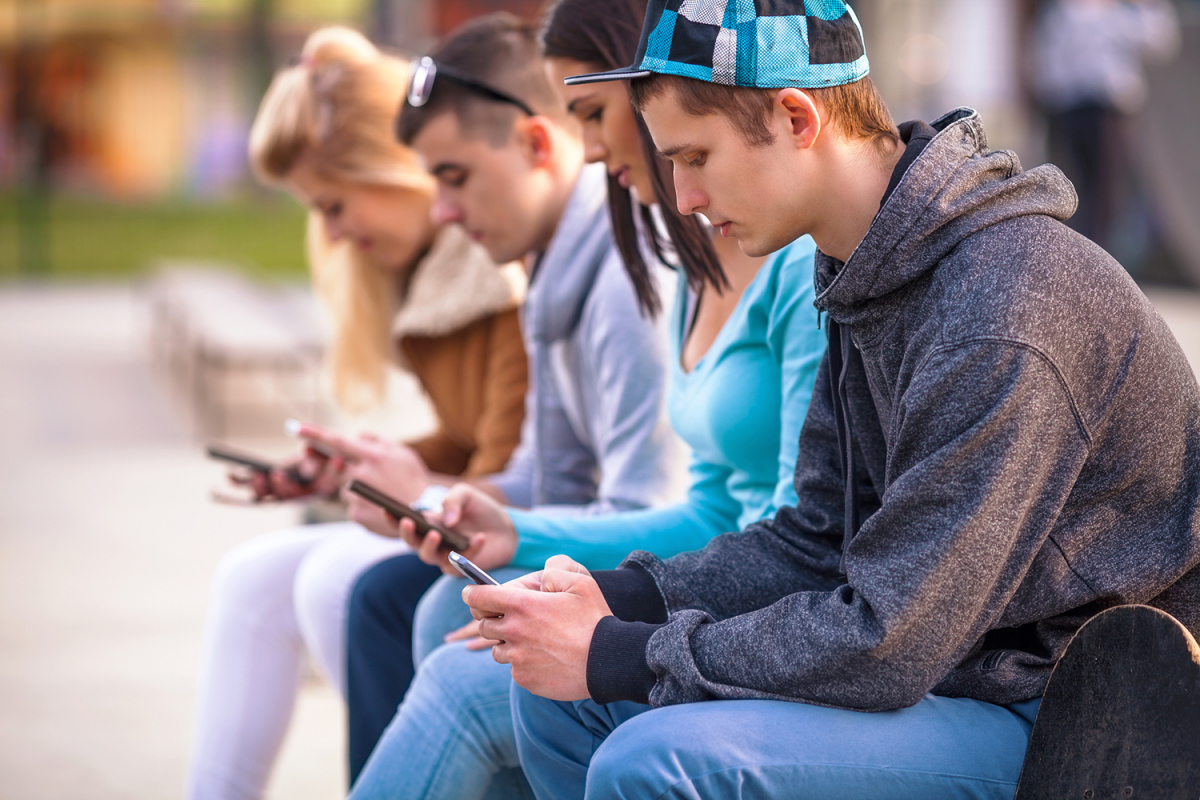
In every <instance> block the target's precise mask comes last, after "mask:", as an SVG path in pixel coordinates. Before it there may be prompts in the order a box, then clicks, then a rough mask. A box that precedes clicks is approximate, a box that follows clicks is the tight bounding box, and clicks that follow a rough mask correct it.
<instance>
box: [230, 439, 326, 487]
mask: <svg viewBox="0 0 1200 800" xmlns="http://www.w3.org/2000/svg"><path fill="white" fill-rule="evenodd" d="M206 451H207V453H208V457H209V458H215V459H219V460H220V461H228V462H229V463H230V464H237V465H238V466H239V467H248V468H250V469H252V470H254V471H255V472H260V473H262V474H263V475H266V474H267V473H268V472H270V471H271V470H273V469H275V465H274V464H272V463H271V462H270V461H266V460H265V459H261V458H258V457H256V456H251V455H247V454H246V453H243V452H241V451H238V450H234V449H232V448H229V447H226V446H225V445H221V444H210V445H208V447H207V448H206ZM284 474H285V475H287V477H288V480H290V481H291V482H292V483H294V484H296V485H298V486H306V485H308V484H310V483H312V479H311V478H306V477H304V476H303V475H301V474H300V470H298V469H296V467H295V466H291V467H288V468H287V469H286V470H284Z"/></svg>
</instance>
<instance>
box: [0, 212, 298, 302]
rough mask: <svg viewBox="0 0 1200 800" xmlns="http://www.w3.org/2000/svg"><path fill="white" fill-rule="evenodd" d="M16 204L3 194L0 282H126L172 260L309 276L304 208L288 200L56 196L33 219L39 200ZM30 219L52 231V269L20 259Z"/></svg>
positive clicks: (49, 239) (48, 260)
mask: <svg viewBox="0 0 1200 800" xmlns="http://www.w3.org/2000/svg"><path fill="white" fill-rule="evenodd" d="M18 202H19V200H18V195H17V194H16V193H15V192H13V191H5V192H0V280H12V279H16V278H48V279H51V280H122V279H130V278H136V277H138V276H141V275H144V274H145V273H146V272H147V271H148V270H150V269H151V268H153V266H154V265H155V264H156V263H159V262H162V261H169V260H187V261H197V260H204V261H221V262H226V263H230V264H234V265H236V266H240V267H243V268H244V269H245V270H246V271H247V272H248V273H249V274H252V275H256V276H258V277H263V278H299V277H302V276H304V275H305V274H306V272H307V268H306V266H305V258H304V219H305V213H304V209H303V208H302V207H301V206H300V205H299V204H297V203H295V202H293V201H291V200H289V199H287V198H286V197H277V196H270V197H259V198H255V197H250V196H248V197H243V198H238V199H234V200H227V201H221V202H200V201H189V200H163V201H155V202H146V203H128V204H126V203H115V202H111V201H105V200H100V199H90V198H82V197H73V196H60V195H55V196H53V197H51V198H50V199H49V200H47V201H46V202H45V204H44V209H45V211H44V213H41V214H37V213H32V214H31V212H32V211H34V210H36V209H37V208H38V206H37V204H36V203H35V204H32V205H31V204H29V202H28V200H25V201H24V202H25V205H24V206H23V207H22V208H18ZM38 220H41V222H40V223H38ZM31 221H32V222H33V223H34V225H35V228H36V226H37V225H38V224H40V225H41V226H42V229H43V230H45V232H46V234H45V236H44V237H43V241H45V242H46V243H47V247H46V251H45V252H46V256H45V259H44V261H45V263H46V268H45V270H44V271H42V272H36V273H35V272H29V271H25V270H22V268H21V264H20V262H19V258H20V255H19V254H20V250H21V247H20V240H21V234H22V233H23V232H27V231H28V230H29V228H30V224H31Z"/></svg>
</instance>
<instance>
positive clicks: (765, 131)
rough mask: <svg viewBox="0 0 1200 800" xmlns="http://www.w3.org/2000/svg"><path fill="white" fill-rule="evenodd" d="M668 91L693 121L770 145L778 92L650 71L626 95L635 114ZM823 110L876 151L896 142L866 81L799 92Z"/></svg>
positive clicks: (850, 135) (897, 138)
mask: <svg viewBox="0 0 1200 800" xmlns="http://www.w3.org/2000/svg"><path fill="white" fill-rule="evenodd" d="M668 89H673V90H674V91H675V97H676V98H677V99H678V101H679V105H680V107H681V108H682V109H683V110H684V112H685V113H687V114H690V115H692V116H696V117H704V116H708V115H710V114H719V115H721V116H724V117H725V118H726V119H728V120H729V121H730V123H731V124H732V125H733V127H734V129H735V130H736V131H737V132H738V133H739V134H741V136H742V139H743V141H745V142H746V144H748V145H750V146H751V147H765V146H767V145H769V144H771V143H772V142H774V141H775V134H774V133H773V132H772V131H771V128H770V120H771V108H772V104H773V103H774V101H775V95H776V94H778V93H779V89H756V88H752V87H743V86H725V85H723V84H719V83H709V82H708V81H700V80H695V79H692V78H682V77H679V76H676V75H660V74H658V73H655V74H653V75H650V76H649V77H646V78H638V79H636V80H633V81H631V82H630V87H629V95H630V98H631V99H632V100H633V106H634V108H636V109H637V110H638V111H639V112H641V111H642V109H644V108H645V106H646V103H648V102H649V101H650V100H653V99H654V98H655V97H659V96H661V95H662V94H664V93H665V92H666V91H667V90H668ZM801 91H803V92H805V93H807V94H808V95H809V97H811V98H812V99H813V102H815V103H816V105H817V106H818V108H820V109H822V110H823V111H824V112H825V120H824V121H825V124H826V125H831V126H832V127H833V128H834V129H836V130H837V131H839V132H840V133H841V134H842V135H843V136H845V137H846V138H847V139H858V140H862V139H866V140H868V141H870V142H871V143H872V144H873V145H874V146H875V147H876V149H877V150H878V151H880V152H884V148H885V147H887V146H889V145H895V144H898V143H899V142H900V132H899V131H898V130H897V129H896V123H895V121H893V120H892V114H891V112H890V111H888V107H887V104H886V103H884V102H883V97H881V96H880V94H879V90H878V89H876V88H875V84H874V83H872V82H871V79H870V78H862V79H860V80H857V81H855V82H854V83H847V84H844V85H842V86H827V87H821V88H819V89H801Z"/></svg>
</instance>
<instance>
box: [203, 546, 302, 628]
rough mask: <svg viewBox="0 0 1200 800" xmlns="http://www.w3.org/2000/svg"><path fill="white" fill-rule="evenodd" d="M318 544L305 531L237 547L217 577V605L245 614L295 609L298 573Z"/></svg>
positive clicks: (219, 565)
mask: <svg viewBox="0 0 1200 800" xmlns="http://www.w3.org/2000/svg"><path fill="white" fill-rule="evenodd" d="M316 544H317V540H316V539H315V538H314V537H312V536H310V535H306V533H305V532H304V531H290V530H289V531H278V532H277V533H274V534H268V535H266V536H260V537H257V538H255V539H251V540H249V541H247V542H242V543H241V544H239V545H237V546H235V547H234V548H233V549H231V550H230V551H229V552H228V553H226V554H225V555H224V556H223V557H222V558H221V561H220V563H218V565H217V569H216V573H215V574H214V576H213V603H214V604H215V605H217V606H228V607H229V608H232V609H236V610H238V611H239V612H240V613H243V614H253V613H254V611H255V610H256V609H260V608H263V607H268V608H274V607H276V606H278V605H280V604H284V605H287V606H290V605H291V600H292V589H293V585H294V583H295V578H296V570H297V569H299V567H300V563H301V561H302V560H303V558H304V556H305V555H306V554H307V553H308V552H309V550H310V549H311V548H312V547H314V546H315V545H316Z"/></svg>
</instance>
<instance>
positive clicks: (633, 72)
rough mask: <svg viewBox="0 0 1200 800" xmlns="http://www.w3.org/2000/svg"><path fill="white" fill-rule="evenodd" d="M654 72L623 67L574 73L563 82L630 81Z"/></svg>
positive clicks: (577, 83)
mask: <svg viewBox="0 0 1200 800" xmlns="http://www.w3.org/2000/svg"><path fill="white" fill-rule="evenodd" d="M653 74H654V73H653V72H651V71H650V70H648V69H634V68H633V67H621V68H620V69H610V70H609V71H608V72H589V73H587V74H586V75H572V76H571V77H569V78H567V79H566V80H565V81H563V83H565V84H566V85H567V86H578V85H579V84H581V83H603V82H604V81H630V80H633V79H634V78H645V77H646V76H647V75H653Z"/></svg>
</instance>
